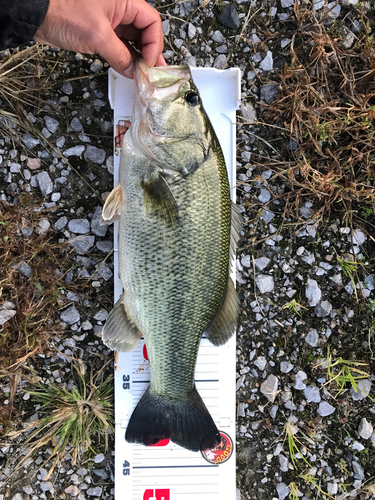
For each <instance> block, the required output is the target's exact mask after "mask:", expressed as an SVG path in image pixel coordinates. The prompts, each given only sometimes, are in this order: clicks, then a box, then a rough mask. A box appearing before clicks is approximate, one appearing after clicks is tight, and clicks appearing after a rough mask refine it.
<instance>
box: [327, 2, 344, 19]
mask: <svg viewBox="0 0 375 500" xmlns="http://www.w3.org/2000/svg"><path fill="white" fill-rule="evenodd" d="M327 9H328V15H329V17H330V18H331V19H336V18H337V17H338V16H339V15H340V12H341V5H340V4H336V2H329V4H328V5H327Z"/></svg>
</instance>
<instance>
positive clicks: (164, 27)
mask: <svg viewBox="0 0 375 500" xmlns="http://www.w3.org/2000/svg"><path fill="white" fill-rule="evenodd" d="M161 27H162V30H163V35H165V36H168V35H169V31H170V29H171V27H170V23H169V19H165V20H164V21H163V22H162V23H161Z"/></svg>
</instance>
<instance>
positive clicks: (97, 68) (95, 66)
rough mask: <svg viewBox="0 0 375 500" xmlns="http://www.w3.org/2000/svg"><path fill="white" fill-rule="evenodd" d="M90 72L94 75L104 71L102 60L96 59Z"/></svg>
mask: <svg viewBox="0 0 375 500" xmlns="http://www.w3.org/2000/svg"><path fill="white" fill-rule="evenodd" d="M90 70H91V71H92V72H93V73H99V71H103V63H102V61H101V60H100V59H95V60H94V62H93V63H92V64H91V66H90Z"/></svg>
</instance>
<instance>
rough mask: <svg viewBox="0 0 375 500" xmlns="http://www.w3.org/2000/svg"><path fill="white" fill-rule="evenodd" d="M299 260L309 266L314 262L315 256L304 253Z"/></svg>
mask: <svg viewBox="0 0 375 500" xmlns="http://www.w3.org/2000/svg"><path fill="white" fill-rule="evenodd" d="M301 260H303V262H306V264H308V265H309V266H311V265H312V264H314V262H315V256H314V254H313V253H311V252H308V251H305V253H304V255H303V256H302V257H301Z"/></svg>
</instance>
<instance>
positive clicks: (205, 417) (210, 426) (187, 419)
mask: <svg viewBox="0 0 375 500" xmlns="http://www.w3.org/2000/svg"><path fill="white" fill-rule="evenodd" d="M165 438H170V439H171V441H173V442H174V443H176V444H178V445H180V446H182V447H183V448H186V449H188V450H191V451H199V450H200V449H201V448H202V449H207V448H213V447H214V446H216V445H217V444H219V443H220V439H221V438H220V434H219V431H218V429H217V427H216V425H215V423H214V421H213V420H212V417H211V415H210V413H209V411H208V410H207V408H206V405H205V404H204V402H203V400H202V398H201V397H200V395H199V394H198V392H197V390H196V388H195V387H194V388H193V390H192V391H191V393H190V394H189V395H188V397H187V398H185V399H181V400H172V399H165V398H162V397H161V396H157V395H156V394H153V393H152V392H151V391H150V390H149V389H147V391H146V392H145V394H144V395H143V397H142V399H141V400H140V402H139V403H138V405H137V406H136V408H135V410H134V412H133V414H132V416H131V418H130V421H129V424H128V428H127V430H126V435H125V439H126V440H127V441H128V442H129V443H143V444H145V445H150V444H156V443H157V442H159V441H160V440H162V439H165Z"/></svg>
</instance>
